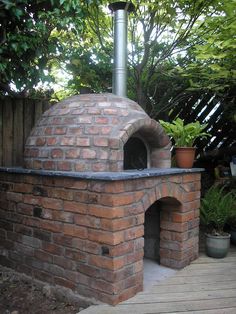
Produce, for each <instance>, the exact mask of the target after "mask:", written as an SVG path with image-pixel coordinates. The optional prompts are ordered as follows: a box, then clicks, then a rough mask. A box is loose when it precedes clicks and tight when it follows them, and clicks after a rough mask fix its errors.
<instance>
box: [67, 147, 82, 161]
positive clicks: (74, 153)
mask: <svg viewBox="0 0 236 314" xmlns="http://www.w3.org/2000/svg"><path fill="white" fill-rule="evenodd" d="M79 156H80V149H78V148H70V149H67V150H66V158H68V159H76V158H79Z"/></svg>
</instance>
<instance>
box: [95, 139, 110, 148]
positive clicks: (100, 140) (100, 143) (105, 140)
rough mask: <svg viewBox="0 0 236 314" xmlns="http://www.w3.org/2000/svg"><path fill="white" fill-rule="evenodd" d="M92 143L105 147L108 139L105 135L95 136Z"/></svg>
mask: <svg viewBox="0 0 236 314" xmlns="http://www.w3.org/2000/svg"><path fill="white" fill-rule="evenodd" d="M93 144H94V146H103V147H107V146H108V139H107V138H105V137H95V138H94V139H93Z"/></svg>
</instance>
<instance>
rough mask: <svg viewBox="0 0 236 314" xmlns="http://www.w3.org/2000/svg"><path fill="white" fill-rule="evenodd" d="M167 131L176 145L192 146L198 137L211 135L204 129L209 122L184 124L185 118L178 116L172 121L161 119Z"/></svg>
mask: <svg viewBox="0 0 236 314" xmlns="http://www.w3.org/2000/svg"><path fill="white" fill-rule="evenodd" d="M159 122H160V124H161V126H162V127H163V128H164V130H165V131H166V133H167V134H168V135H169V136H170V137H172V138H173V139H174V141H175V145H176V147H192V146H193V144H194V141H195V140H196V139H197V138H199V137H200V138H205V137H206V136H210V135H209V134H208V133H207V132H204V130H205V129H206V127H207V124H200V122H199V121H196V122H191V123H188V124H186V125H184V120H182V119H180V118H177V119H176V120H174V121H173V122H172V123H171V122H165V121H163V120H160V121H159Z"/></svg>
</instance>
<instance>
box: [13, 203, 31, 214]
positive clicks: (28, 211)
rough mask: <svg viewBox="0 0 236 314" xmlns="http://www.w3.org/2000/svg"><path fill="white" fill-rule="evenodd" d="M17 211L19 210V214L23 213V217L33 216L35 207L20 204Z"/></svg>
mask: <svg viewBox="0 0 236 314" xmlns="http://www.w3.org/2000/svg"><path fill="white" fill-rule="evenodd" d="M16 210H17V212H18V213H21V214H23V215H29V216H32V214H33V205H29V204H23V203H19V204H17V208H16Z"/></svg>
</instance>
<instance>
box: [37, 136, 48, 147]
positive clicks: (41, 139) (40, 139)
mask: <svg viewBox="0 0 236 314" xmlns="http://www.w3.org/2000/svg"><path fill="white" fill-rule="evenodd" d="M45 144H46V139H45V138H44V137H38V138H37V139H36V143H35V145H36V146H44V145H45Z"/></svg>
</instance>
